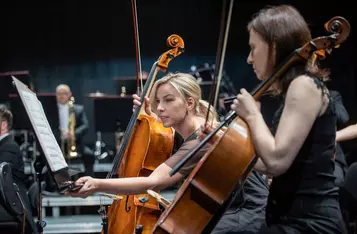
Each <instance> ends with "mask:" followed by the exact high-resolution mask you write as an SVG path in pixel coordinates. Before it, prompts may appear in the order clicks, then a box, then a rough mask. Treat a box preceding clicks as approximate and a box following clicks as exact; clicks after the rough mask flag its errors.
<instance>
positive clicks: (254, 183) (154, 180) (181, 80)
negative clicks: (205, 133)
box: [68, 73, 268, 233]
mask: <svg viewBox="0 0 357 234" xmlns="http://www.w3.org/2000/svg"><path fill="white" fill-rule="evenodd" d="M151 94H152V96H151V98H150V99H149V98H146V99H145V111H146V113H147V114H149V115H152V116H154V117H158V118H159V119H160V121H162V123H163V125H164V126H165V127H172V128H174V129H175V131H176V132H177V133H178V134H179V135H181V136H182V138H183V139H184V142H183V144H182V145H181V147H180V148H179V149H178V150H177V152H176V153H174V154H173V155H172V156H171V157H170V158H169V159H168V160H167V161H166V162H164V163H162V164H161V165H160V166H159V167H157V168H156V169H155V170H154V172H152V174H151V175H150V176H149V177H135V178H118V179H117V178H116V179H96V178H91V177H82V178H80V179H78V180H77V181H76V183H78V184H84V185H83V187H82V188H81V189H80V190H79V191H77V192H72V193H69V194H68V195H71V196H79V197H83V198H85V197H87V196H89V195H91V194H93V193H95V192H107V193H113V194H139V193H146V190H148V189H153V190H162V189H164V188H167V187H169V186H172V185H175V184H177V183H179V182H182V180H183V179H184V178H185V177H187V176H188V175H189V173H190V172H191V171H192V169H193V168H194V167H195V166H196V164H197V162H198V161H199V159H200V158H201V157H202V156H203V155H204V154H205V152H206V151H207V149H208V148H209V145H208V144H207V145H206V146H204V147H203V148H202V149H201V150H200V151H198V153H196V155H194V157H193V158H191V159H190V160H189V161H188V162H187V163H186V164H185V165H184V166H183V167H182V168H181V169H180V170H179V172H178V173H176V174H175V175H174V176H172V177H170V175H169V172H170V171H171V169H172V167H173V166H175V165H176V163H177V162H179V161H180V159H182V158H183V157H184V156H185V155H186V154H187V153H188V152H189V151H190V150H191V149H192V148H194V146H195V145H196V144H198V142H199V140H198V139H196V137H197V134H198V132H199V131H200V127H201V126H202V125H203V124H204V122H205V118H206V113H207V110H208V108H207V107H208V103H207V102H205V101H204V100H202V99H201V88H200V86H199V84H198V83H197V81H196V79H195V78H194V77H193V76H191V75H189V74H184V73H176V74H169V75H166V76H165V77H163V78H161V79H160V80H158V81H156V83H155V85H154V88H153V90H152V92H151ZM138 100H139V97H138V96H136V95H134V104H135V105H134V107H135V106H140V105H141V103H140V102H139V101H138ZM150 103H151V104H150ZM151 108H153V109H151ZM154 111H155V113H154ZM211 121H213V123H217V114H216V112H215V111H214V108H213V107H212V108H210V114H209V122H211ZM261 176H262V175H261V174H259V173H255V172H254V173H251V175H250V176H249V177H248V181H249V182H248V183H246V186H245V193H246V194H248V193H249V195H247V196H245V195H246V194H244V195H243V194H242V196H241V197H239V198H238V200H237V201H236V202H235V204H233V205H232V207H231V208H230V209H229V210H228V211H227V213H226V215H227V216H223V217H222V223H219V224H218V225H217V230H216V233H226V232H227V231H229V230H233V229H234V230H235V229H236V228H238V226H240V225H241V226H248V228H256V229H257V228H259V227H260V224H262V222H263V219H264V207H265V200H264V197H265V198H266V197H267V193H268V189H267V186H266V185H265V182H264V180H263V179H262V178H261ZM257 199H258V200H259V202H258V203H254V201H256V200H257ZM242 205H243V206H244V209H243V208H242ZM248 211H249V212H248ZM243 213H245V216H244V217H243ZM239 217H242V218H239ZM238 219H239V222H240V223H239V225H238Z"/></svg>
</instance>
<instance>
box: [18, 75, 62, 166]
mask: <svg viewBox="0 0 357 234" xmlns="http://www.w3.org/2000/svg"><path fill="white" fill-rule="evenodd" d="M12 79H13V80H14V82H15V86H16V88H17V91H18V93H19V95H20V97H21V100H22V102H23V104H24V106H25V109H26V112H27V115H28V116H29V118H30V121H31V123H32V126H33V128H34V130H35V133H36V136H37V139H38V141H39V142H40V144H41V146H42V150H43V152H44V154H45V156H46V159H47V162H48V165H49V166H50V168H51V171H52V172H55V171H58V170H60V169H63V168H66V167H68V165H67V163H66V160H65V159H64V157H63V154H62V151H61V148H60V147H59V145H58V143H57V141H56V138H55V137H54V135H53V132H52V129H51V127H50V125H49V123H48V120H47V118H46V115H45V112H44V110H43V107H42V103H41V102H40V101H39V100H38V99H37V96H36V94H35V93H34V92H32V91H31V90H29V89H28V88H27V87H26V85H24V84H23V83H22V82H21V81H19V80H18V79H16V78H15V77H13V76H12Z"/></svg>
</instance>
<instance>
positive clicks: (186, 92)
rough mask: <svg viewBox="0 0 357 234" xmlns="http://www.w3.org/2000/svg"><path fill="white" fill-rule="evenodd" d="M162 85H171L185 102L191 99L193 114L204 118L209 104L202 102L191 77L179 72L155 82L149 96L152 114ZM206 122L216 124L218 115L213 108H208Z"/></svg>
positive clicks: (199, 90)
mask: <svg viewBox="0 0 357 234" xmlns="http://www.w3.org/2000/svg"><path fill="white" fill-rule="evenodd" d="M162 84H171V85H172V86H173V87H174V88H175V89H176V90H177V91H178V92H179V93H180V94H181V96H182V98H183V99H184V100H187V99H188V98H190V97H191V98H193V100H194V101H195V114H196V115H197V116H200V117H203V118H206V115H207V111H208V107H209V103H208V102H206V101H204V100H202V90H201V87H200V85H199V84H198V83H197V80H196V79H195V77H193V76H192V75H190V74H187V73H180V72H179V73H169V74H167V75H165V76H164V77H162V78H161V79H159V80H157V81H156V82H155V84H154V86H153V88H152V91H151V94H150V104H151V107H152V108H153V111H154V112H156V109H157V105H156V101H155V100H156V92H157V89H158V87H159V86H160V85H162ZM208 121H209V123H213V124H217V123H218V114H217V112H216V110H215V109H214V107H213V106H210V110H209V115H208Z"/></svg>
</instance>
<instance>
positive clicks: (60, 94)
mask: <svg viewBox="0 0 357 234" xmlns="http://www.w3.org/2000/svg"><path fill="white" fill-rule="evenodd" d="M71 97H72V92H71V89H70V88H69V86H68V85H66V84H60V85H58V86H57V88H56V99H57V107H58V117H59V129H60V131H61V139H64V140H65V141H68V140H70V139H72V137H75V139H76V147H77V152H78V153H79V154H80V155H81V158H82V160H83V162H84V167H85V174H86V175H89V176H93V164H94V156H93V154H92V153H91V152H90V150H88V148H87V149H86V150H85V146H84V144H83V141H82V138H83V137H84V135H85V134H86V133H87V132H88V119H87V116H86V113H85V112H84V107H83V105H78V104H74V112H75V117H76V124H75V131H74V136H72V133H71V132H69V131H68V121H69V107H68V102H69V100H70V98H71ZM59 142H60V143H61V140H59Z"/></svg>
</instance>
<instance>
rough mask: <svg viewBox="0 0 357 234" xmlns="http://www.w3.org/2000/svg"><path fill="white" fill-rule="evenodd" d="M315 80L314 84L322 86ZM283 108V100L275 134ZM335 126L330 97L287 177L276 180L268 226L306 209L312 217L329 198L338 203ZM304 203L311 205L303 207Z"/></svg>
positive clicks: (274, 130)
mask: <svg viewBox="0 0 357 234" xmlns="http://www.w3.org/2000/svg"><path fill="white" fill-rule="evenodd" d="M315 80H316V82H315V83H317V84H318V86H319V87H322V83H320V81H319V80H317V79H315ZM283 107H284V101H283V102H282V104H281V106H280V108H279V109H278V110H277V111H276V113H275V116H274V118H273V124H272V131H273V134H275V132H276V130H277V126H278V123H279V120H280V117H281V114H282V111H283ZM301 121H304V120H303V119H302V120H301ZM335 126H336V115H335V112H334V108H333V104H332V99H331V98H329V104H328V107H327V109H326V111H325V113H324V114H323V115H321V116H319V117H318V118H317V119H316V120H315V122H314V124H313V126H312V128H311V130H310V132H309V134H308V137H307V139H306V140H305V142H304V144H303V146H302V147H301V149H300V151H299V152H298V155H297V156H296V158H295V160H294V162H293V163H292V165H291V166H290V168H289V169H288V170H287V171H286V172H285V173H284V174H282V175H280V176H277V177H274V178H273V181H272V184H271V187H270V192H269V197H268V204H267V210H266V216H267V217H266V218H267V220H266V221H267V224H268V225H269V224H270V225H271V224H276V223H281V220H282V219H284V218H286V217H298V216H305V215H304V214H303V213H304V211H302V210H304V209H305V210H306V209H308V210H306V212H308V213H309V214H311V213H315V211H316V212H319V211H317V210H315V208H314V207H315V206H314V204H315V203H316V202H319V203H320V202H323V201H324V199H326V198H329V199H331V200H332V201H336V202H337V198H338V188H337V187H336V186H335V184H334V180H335V177H334V159H333V157H334V152H335V138H336V129H335ZM304 201H308V202H305V204H304V205H302V204H303V202H304ZM329 202H330V201H329ZM297 204H298V205H297ZM310 204H313V205H310ZM336 204H337V203H336ZM294 209H295V210H296V209H301V211H294Z"/></svg>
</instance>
